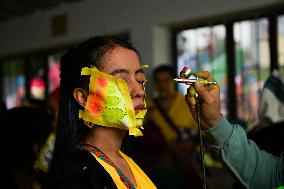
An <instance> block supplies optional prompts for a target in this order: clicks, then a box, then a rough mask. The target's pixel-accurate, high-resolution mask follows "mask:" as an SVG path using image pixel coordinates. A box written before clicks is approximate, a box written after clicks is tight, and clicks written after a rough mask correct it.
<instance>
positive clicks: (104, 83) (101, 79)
mask: <svg viewBox="0 0 284 189" xmlns="http://www.w3.org/2000/svg"><path fill="white" fill-rule="evenodd" d="M96 83H97V84H98V86H99V87H101V88H105V87H106V86H107V85H108V80H107V79H106V78H105V77H103V76H99V77H97V78H96Z"/></svg>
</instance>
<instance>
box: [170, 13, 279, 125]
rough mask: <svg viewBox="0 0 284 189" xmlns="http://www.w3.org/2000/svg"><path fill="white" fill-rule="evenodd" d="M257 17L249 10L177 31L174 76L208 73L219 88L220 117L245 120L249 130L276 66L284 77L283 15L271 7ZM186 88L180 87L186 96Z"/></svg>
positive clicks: (256, 121)
mask: <svg viewBox="0 0 284 189" xmlns="http://www.w3.org/2000/svg"><path fill="white" fill-rule="evenodd" d="M256 14H258V16H257V17H255V16H250V15H251V12H247V13H245V14H243V15H241V16H242V18H246V19H242V20H240V19H238V18H236V16H235V15H232V16H230V17H228V18H226V19H225V20H224V17H222V18H221V19H220V23H221V22H222V24H223V25H218V21H217V19H216V20H215V21H214V23H216V25H214V26H212V23H211V24H210V26H206V24H205V26H204V24H203V26H204V27H197V28H190V29H186V28H184V29H180V28H178V29H177V30H175V33H176V41H175V43H176V44H175V45H176V52H177V53H176V64H177V66H176V67H177V74H179V72H180V71H181V70H182V68H183V67H184V66H187V67H189V68H191V69H192V71H193V72H195V71H197V70H207V71H210V72H211V73H212V74H213V77H214V78H215V79H216V81H217V82H218V84H219V85H220V87H221V106H222V107H221V111H222V113H223V114H224V115H227V117H228V118H230V120H231V121H233V122H235V121H237V122H238V123H239V122H243V121H242V120H244V121H246V122H247V123H248V126H255V125H257V124H258V123H259V119H258V108H259V101H260V93H261V90H262V88H263V85H264V82H265V81H266V80H267V78H268V76H269V74H270V73H271V70H272V69H274V68H278V67H279V70H280V72H281V74H284V48H283V47H284V15H283V11H282V10H280V9H277V8H275V10H272V11H271V10H262V11H260V12H259V13H257V12H255V13H254V15H256ZM206 22H207V21H206ZM195 24H196V23H195ZM200 24H202V23H200ZM274 28H277V31H275V30H274ZM275 39H277V44H276V42H275ZM276 45H278V46H276ZM276 47H278V48H276ZM276 49H277V50H276ZM276 51H277V52H276ZM275 57H277V58H275ZM227 60H228V61H230V62H228V61H227ZM228 75H230V76H231V75H232V76H233V77H232V78H233V79H232V78H228ZM186 88H187V87H186V86H184V85H183V84H179V85H178V89H179V90H180V91H181V92H183V93H184V94H185V93H186ZM228 89H230V91H228ZM228 101H230V102H228ZM244 126H245V125H244ZM249 128H251V127H249Z"/></svg>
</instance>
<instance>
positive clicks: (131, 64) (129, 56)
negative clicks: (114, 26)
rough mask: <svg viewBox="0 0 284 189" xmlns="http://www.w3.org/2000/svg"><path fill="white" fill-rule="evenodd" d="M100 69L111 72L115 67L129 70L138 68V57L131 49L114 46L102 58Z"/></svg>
mask: <svg viewBox="0 0 284 189" xmlns="http://www.w3.org/2000/svg"><path fill="white" fill-rule="evenodd" d="M103 65H104V66H103V68H102V69H101V71H103V72H105V73H111V72H113V71H114V70H116V69H125V70H128V71H129V72H131V71H134V72H135V71H136V70H138V69H140V67H141V65H140V59H139V57H138V55H137V53H136V52H135V51H133V50H130V49H127V48H124V47H115V48H114V49H113V50H112V51H110V52H109V53H108V54H106V56H105V57H104V59H103Z"/></svg>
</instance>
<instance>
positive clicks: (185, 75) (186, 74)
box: [174, 67, 217, 189]
mask: <svg viewBox="0 0 284 189" xmlns="http://www.w3.org/2000/svg"><path fill="white" fill-rule="evenodd" d="M191 76H192V72H191V69H189V68H188V67H184V68H183V69H182V71H181V72H180V78H175V79H174V80H175V81H176V82H178V83H184V84H186V85H193V84H194V83H195V82H196V81H199V82H201V83H202V84H203V85H210V84H213V85H216V84H217V83H216V82H212V81H207V80H205V79H201V78H198V77H194V78H190V77H191ZM195 101H196V116H197V126H198V135H199V143H200V158H201V162H202V183H203V189H206V172H205V163H204V151H203V140H202V135H201V124H200V101H199V99H198V94H197V93H196V96H195Z"/></svg>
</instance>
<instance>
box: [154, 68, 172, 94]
mask: <svg viewBox="0 0 284 189" xmlns="http://www.w3.org/2000/svg"><path fill="white" fill-rule="evenodd" d="M154 80H155V81H154V82H155V89H156V91H157V93H158V95H159V96H160V97H166V96H168V95H171V94H173V93H174V92H175V86H174V81H173V78H172V76H171V74H170V73H168V72H157V73H156V75H155V76H154Z"/></svg>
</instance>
